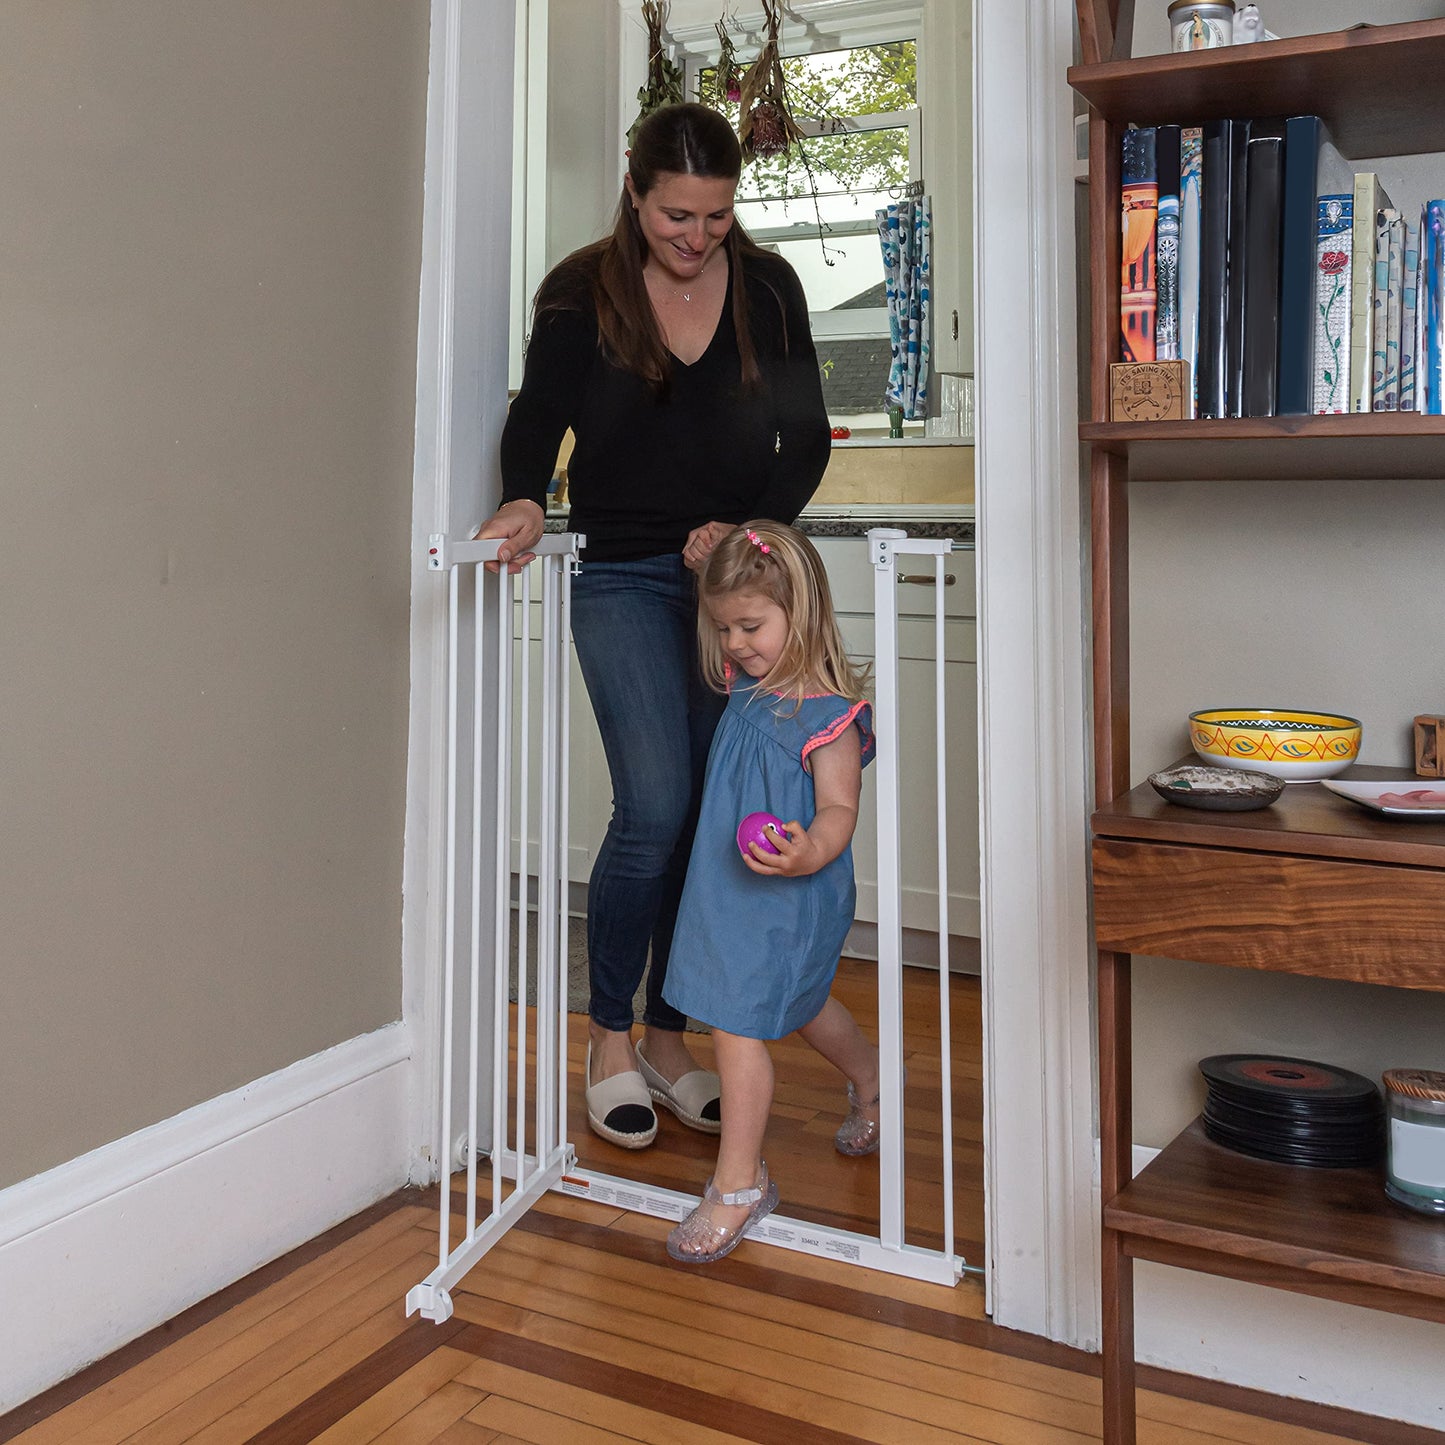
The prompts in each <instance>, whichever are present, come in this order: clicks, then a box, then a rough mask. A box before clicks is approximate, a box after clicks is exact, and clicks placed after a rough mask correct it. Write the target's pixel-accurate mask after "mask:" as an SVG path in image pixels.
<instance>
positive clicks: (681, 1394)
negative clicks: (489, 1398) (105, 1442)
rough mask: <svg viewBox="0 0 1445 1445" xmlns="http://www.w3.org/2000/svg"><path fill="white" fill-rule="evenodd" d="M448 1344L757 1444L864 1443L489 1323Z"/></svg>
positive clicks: (274, 1444) (464, 1332)
mask: <svg viewBox="0 0 1445 1445" xmlns="http://www.w3.org/2000/svg"><path fill="white" fill-rule="evenodd" d="M448 1343H449V1344H451V1345H452V1346H453V1347H454V1348H456V1349H461V1350H466V1351H468V1353H470V1354H474V1355H476V1356H477V1357H478V1358H479V1359H486V1360H492V1361H494V1362H495V1363H497V1364H502V1365H510V1366H511V1367H512V1368H513V1369H516V1370H525V1371H526V1372H527V1374H529V1375H540V1376H542V1377H544V1378H545V1379H549V1380H556V1381H557V1382H558V1383H559V1384H564V1385H575V1386H576V1387H577V1388H578V1389H582V1390H587V1391H589V1392H590V1393H592V1394H594V1395H605V1396H607V1397H608V1398H609V1399H612V1400H621V1401H623V1402H624V1403H626V1404H629V1405H636V1406H638V1407H639V1408H641V1409H644V1410H651V1411H654V1412H655V1413H656V1414H659V1415H664V1416H666V1417H667V1418H668V1419H669V1420H679V1421H683V1420H685V1421H686V1422H687V1423H688V1424H690V1425H701V1426H703V1427H705V1428H707V1429H711V1430H718V1431H721V1432H723V1433H725V1434H728V1435H736V1436H737V1437H739V1438H740V1439H743V1440H752V1441H755V1442H756V1445H863V1442H862V1441H860V1439H859V1437H858V1436H856V1435H844V1434H842V1433H841V1432H840V1431H837V1430H830V1429H828V1428H827V1426H824V1425H813V1424H809V1423H808V1422H807V1421H806V1420H799V1419H797V1418H796V1417H795V1416H792V1415H782V1414H779V1413H778V1412H777V1411H775V1410H765V1409H764V1408H763V1407H762V1406H760V1405H745V1404H743V1403H741V1402H740V1401H737V1400H732V1399H729V1398H728V1397H727V1396H725V1395H714V1394H711V1393H710V1392H708V1391H707V1390H699V1389H696V1388H695V1387H694V1386H692V1385H679V1384H675V1383H674V1382H673V1381H671V1380H664V1379H660V1378H659V1377H658V1376H656V1375H646V1374H643V1373H642V1372H641V1371H640V1370H629V1369H626V1368H625V1367H623V1366H621V1365H613V1364H609V1363H608V1362H607V1361H606V1360H596V1359H593V1358H592V1357H591V1356H590V1355H578V1354H573V1353H572V1352H571V1351H570V1350H563V1349H558V1348H557V1347H556V1346H555V1345H544V1344H541V1343H539V1342H537V1341H535V1340H524V1339H519V1338H518V1337H517V1336H515V1335H509V1334H507V1333H506V1332H505V1331H503V1330H495V1329H492V1328H491V1327H490V1326H487V1325H477V1324H469V1325H465V1326H464V1327H463V1328H462V1329H461V1330H459V1331H458V1332H457V1334H456V1335H455V1336H454V1337H453V1338H452V1339H451V1340H450V1341H448ZM248 1445H253V1442H248ZM267 1445H282V1442H281V1441H279V1440H278V1441H274V1442H267Z"/></svg>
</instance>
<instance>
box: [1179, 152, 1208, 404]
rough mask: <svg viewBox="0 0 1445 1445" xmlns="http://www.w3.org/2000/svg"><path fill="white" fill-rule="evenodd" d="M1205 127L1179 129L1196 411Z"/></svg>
mask: <svg viewBox="0 0 1445 1445" xmlns="http://www.w3.org/2000/svg"><path fill="white" fill-rule="evenodd" d="M1203 160H1204V131H1203V130H1202V129H1201V128H1200V127H1199V126H1197V125H1188V126H1185V127H1184V128H1183V129H1182V130H1181V131H1180V133H1179V357H1180V360H1182V361H1184V362H1185V363H1187V366H1188V370H1187V371H1186V373H1185V374H1186V375H1187V376H1188V377H1189V383H1188V397H1187V401H1188V403H1189V406H1188V410H1187V411H1186V412H1185V415H1186V416H1191V417H1192V416H1194V415H1195V405H1194V391H1195V378H1196V377H1197V376H1198V374H1199V226H1200V210H1199V202H1200V178H1201V173H1202V169H1203Z"/></svg>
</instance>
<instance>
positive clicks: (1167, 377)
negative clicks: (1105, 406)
mask: <svg viewBox="0 0 1445 1445" xmlns="http://www.w3.org/2000/svg"><path fill="white" fill-rule="evenodd" d="M1188 388H1189V363H1188V362H1187V361H1116V362H1113V363H1112V364H1111V365H1110V367H1109V419H1110V420H1111V421H1183V420H1184V419H1185V418H1186V417H1188V416H1189V414H1190V413H1191V412H1192V411H1193V407H1191V406H1190V405H1189V389H1188Z"/></svg>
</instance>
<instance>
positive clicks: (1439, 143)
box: [1069, 20, 1445, 158]
mask: <svg viewBox="0 0 1445 1445" xmlns="http://www.w3.org/2000/svg"><path fill="white" fill-rule="evenodd" d="M1442 70H1445V21H1442V20H1417V21H1411V22H1409V23H1407V24H1401V25H1375V26H1370V27H1367V28H1365V29H1360V30H1337V31H1330V32H1327V33H1324V34H1320V35H1302V36H1299V37H1296V38H1291V39H1284V40H1270V41H1262V42H1259V43H1257V44H1254V45H1241V46H1237V47H1235V46H1225V47H1224V48H1222V49H1219V50H1194V51H1186V52H1182V53H1180V54H1171V55H1146V56H1142V57H1140V58H1138V59H1136V60H1113V61H1106V62H1105V63H1104V64H1101V65H1076V66H1073V67H1072V68H1071V69H1070V70H1069V84H1070V85H1072V86H1073V87H1074V89H1075V90H1077V91H1078V92H1079V94H1080V95H1082V96H1083V97H1084V98H1085V99H1086V100H1087V101H1089V103H1090V104H1091V105H1092V106H1093V107H1094V108H1095V109H1096V110H1097V111H1099V112H1100V114H1102V115H1103V116H1104V117H1105V118H1106V119H1108V120H1110V121H1113V122H1115V123H1116V124H1119V125H1124V124H1127V123H1128V122H1130V121H1133V122H1134V123H1135V124H1137V125H1159V124H1163V123H1165V122H1171V121H1173V122H1179V123H1182V124H1186V125H1198V124H1200V123H1201V122H1203V121H1206V120H1223V119H1226V118H1229V117H1235V118H1240V119H1247V118H1250V117H1253V116H1258V115H1262V114H1268V115H1300V114H1313V115H1320V116H1323V117H1324V119H1325V122H1326V124H1328V126H1329V128H1330V133H1331V136H1332V138H1333V139H1334V142H1335V144H1336V145H1337V146H1339V148H1340V150H1341V151H1342V152H1343V153H1344V154H1345V155H1346V156H1349V157H1351V158H1358V157H1365V156H1388V155H1418V154H1422V153H1426V152H1431V151H1438V150H1445V86H1441V85H1440V83H1439V77H1440V75H1441V72H1442Z"/></svg>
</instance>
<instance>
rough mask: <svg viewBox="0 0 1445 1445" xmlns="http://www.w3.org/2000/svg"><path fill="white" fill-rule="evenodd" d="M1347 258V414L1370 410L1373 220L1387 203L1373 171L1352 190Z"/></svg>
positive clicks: (1361, 176)
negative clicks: (1351, 220) (1348, 372)
mask: <svg viewBox="0 0 1445 1445" xmlns="http://www.w3.org/2000/svg"><path fill="white" fill-rule="evenodd" d="M1354 200H1355V211H1354V224H1353V242H1352V249H1351V254H1350V389H1349V403H1348V409H1349V410H1350V411H1371V410H1373V400H1374V395H1373V385H1374V360H1375V326H1374V313H1375V217H1376V215H1378V214H1379V212H1381V211H1383V210H1385V209H1387V208H1389V207H1390V206H1391V201H1390V198H1389V196H1388V195H1386V194H1385V188H1384V187H1383V186H1382V185H1381V184H1380V178H1379V176H1377V175H1376V174H1375V173H1374V171H1360V172H1358V173H1357V174H1356V176H1355V186H1354Z"/></svg>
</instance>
